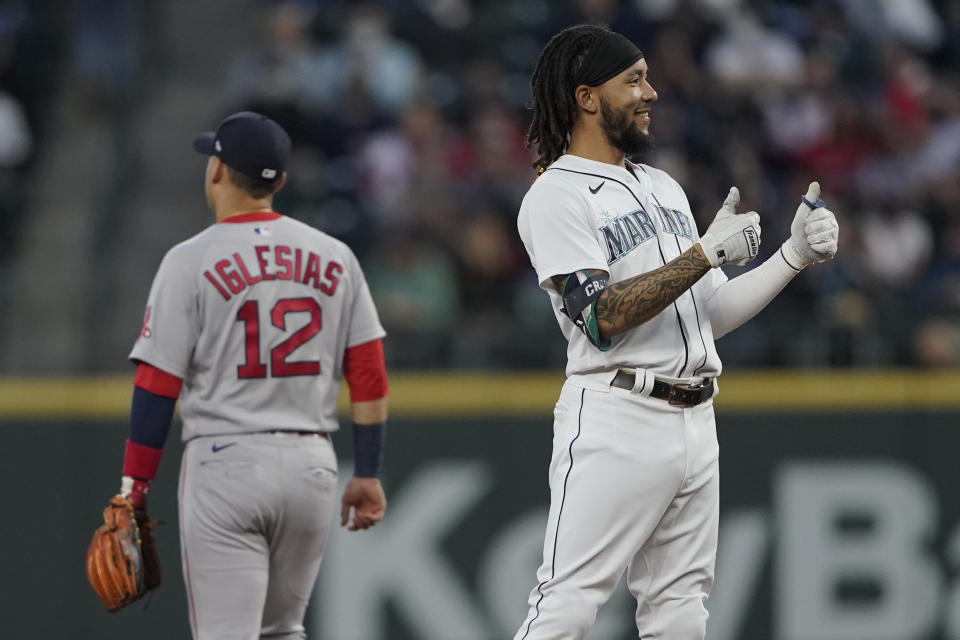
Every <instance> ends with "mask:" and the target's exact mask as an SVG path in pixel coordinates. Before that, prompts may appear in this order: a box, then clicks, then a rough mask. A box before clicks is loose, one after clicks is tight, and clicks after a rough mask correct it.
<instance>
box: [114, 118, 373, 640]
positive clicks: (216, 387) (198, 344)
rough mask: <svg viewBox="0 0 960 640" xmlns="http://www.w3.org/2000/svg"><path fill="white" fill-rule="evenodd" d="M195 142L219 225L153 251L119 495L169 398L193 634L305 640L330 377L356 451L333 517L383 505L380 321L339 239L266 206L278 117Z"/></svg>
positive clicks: (357, 520) (130, 491)
mask: <svg viewBox="0 0 960 640" xmlns="http://www.w3.org/2000/svg"><path fill="white" fill-rule="evenodd" d="M194 148H195V149H196V150H197V151H199V152H201V153H203V154H205V155H208V156H209V159H208V162H207V168H206V180H205V191H206V196H207V202H208V204H209V206H210V207H211V209H212V210H213V212H214V214H215V216H216V223H215V224H213V225H212V226H210V227H208V228H207V229H206V230H204V231H203V232H201V233H199V234H197V235H196V236H194V237H193V238H190V239H189V240H187V241H185V242H182V243H180V244H178V245H177V246H175V247H174V248H173V249H171V250H170V251H169V252H168V253H167V255H166V257H165V258H164V259H163V262H162V264H161V265H160V269H159V271H158V272H157V275H156V278H155V279H154V282H153V287H152V288H151V290H150V296H149V299H148V301H147V309H146V317H145V321H144V325H143V329H142V331H141V333H140V336H139V338H138V339H137V341H136V344H135V345H134V348H133V351H132V352H131V354H130V358H131V359H132V360H133V361H134V362H135V363H137V365H138V369H137V375H136V381H135V388H134V396H133V403H132V410H131V421H130V438H129V440H128V441H127V445H126V455H125V458H124V473H123V480H122V488H121V493H122V495H124V496H125V497H128V498H129V499H130V500H131V502H133V503H134V506H135V507H137V506H138V505H139V507H140V508H144V506H145V501H146V492H147V489H148V487H149V482H150V480H152V479H153V478H154V476H155V474H156V470H157V465H158V464H159V461H160V456H161V454H162V448H163V444H164V441H165V439H166V435H167V431H168V429H169V426H170V418H171V416H172V413H173V405H174V401H175V399H176V398H177V397H179V398H180V413H181V416H182V419H183V440H184V442H185V443H186V445H185V451H184V455H183V460H182V467H181V472H180V488H179V506H180V536H181V540H180V542H181V552H182V560H183V574H184V580H185V583H186V591H187V598H188V605H189V610H190V625H191V629H192V632H193V636H194V638H197V639H198V640H208V639H213V638H224V639H226V638H229V639H230V640H237V639H240V638H261V637H263V638H265V637H270V638H304V637H306V636H305V634H304V627H303V617H304V613H305V611H306V607H307V602H308V601H309V598H310V594H311V591H312V589H313V585H314V582H315V580H316V576H317V571H318V568H319V566H320V560H321V558H322V556H323V549H324V542H325V540H326V537H327V533H328V531H329V528H330V525H331V520H332V518H333V515H334V512H335V510H336V508H335V507H336V492H337V459H336V456H335V454H334V450H333V447H332V445H331V442H330V437H329V434H330V433H331V432H332V431H335V430H336V429H337V428H338V424H337V417H336V397H337V392H338V389H339V386H340V381H341V379H342V378H346V380H347V382H348V384H349V387H350V394H351V413H352V416H351V417H352V419H353V422H354V428H353V429H354V448H355V456H356V461H355V468H354V473H355V475H354V477H353V478H352V479H351V480H350V482H349V484H348V485H347V487H346V490H345V492H344V495H343V499H342V502H341V525H349V528H350V529H351V530H358V529H366V528H368V527H370V526H373V525H374V524H376V523H377V522H378V521H379V520H380V519H381V518H382V516H383V513H384V510H385V508H386V499H385V497H384V493H383V488H382V487H381V484H380V481H379V479H378V476H379V473H380V467H381V463H382V450H383V441H384V433H385V428H386V422H385V421H386V418H387V383H386V372H385V369H384V360H383V347H382V343H381V339H382V338H383V336H384V335H385V334H384V330H383V328H382V327H381V326H380V322H379V320H378V318H377V312H376V309H375V307H374V304H373V300H372V299H371V296H370V292H369V290H368V288H367V284H366V282H365V280H364V276H363V272H362V271H361V269H360V265H359V264H358V262H357V259H356V257H355V256H354V255H353V253H352V252H351V251H350V249H349V248H348V247H347V246H346V245H344V244H343V243H342V242H339V241H337V240H335V239H333V238H331V237H330V236H328V235H326V234H324V233H322V232H320V231H318V230H316V229H313V228H311V227H309V226H307V225H305V224H302V223H300V222H297V221H295V220H292V219H290V218H286V217H284V216H282V215H280V214H279V213H277V212H275V211H273V209H272V206H271V203H272V199H273V195H274V193H276V192H277V191H278V190H279V189H280V188H281V187H282V186H283V184H284V181H285V179H286V173H285V172H284V168H285V166H286V163H287V161H288V159H289V156H290V139H289V137H288V136H287V134H286V132H285V131H284V130H283V129H282V128H281V127H280V126H279V125H277V124H276V123H275V122H273V121H272V120H270V119H268V118H266V117H264V116H262V115H259V114H256V113H252V112H241V113H238V114H234V115H233V116H230V117H229V118H227V119H226V120H224V121H223V122H222V123H221V124H220V126H219V128H218V129H217V131H216V132H208V133H205V134H202V135H201V136H200V137H198V138H197V140H196V141H195V143H194Z"/></svg>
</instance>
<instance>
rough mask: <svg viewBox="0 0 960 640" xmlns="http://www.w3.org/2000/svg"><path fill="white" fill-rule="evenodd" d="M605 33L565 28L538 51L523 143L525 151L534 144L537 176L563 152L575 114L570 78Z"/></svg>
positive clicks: (582, 26)
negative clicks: (531, 114) (538, 55)
mask: <svg viewBox="0 0 960 640" xmlns="http://www.w3.org/2000/svg"><path fill="white" fill-rule="evenodd" d="M608 31H609V29H608V28H607V27H606V26H603V25H599V24H580V25H576V26H574V27H568V28H566V29H564V30H563V31H561V32H560V33H558V34H557V35H555V36H553V37H552V38H551V39H550V42H548V43H547V46H545V47H544V48H543V51H541V52H540V57H538V58H537V64H536V65H535V66H534V68H533V75H532V76H530V89H531V92H532V94H533V103H532V104H531V105H530V109H531V110H532V111H533V120H532V121H531V122H530V129H529V130H528V131H527V136H526V138H524V141H523V143H524V145H525V146H526V147H527V148H528V149H529V148H530V147H532V146H533V145H537V153H538V154H539V157H538V158H537V160H536V162H534V163H533V168H534V169H536V170H537V173H543V172H544V170H545V169H546V168H547V167H548V166H550V165H551V164H552V163H553V162H554V161H555V160H556V159H557V158H559V157H560V156H562V155H563V152H564V151H565V150H566V148H567V139H568V137H569V136H570V132H571V131H573V122H574V119H575V118H576V115H577V102H576V99H575V98H574V95H573V91H574V89H576V86H574V84H573V79H574V78H575V77H576V75H577V72H578V71H579V70H580V67H581V65H583V60H584V58H586V56H587V54H588V53H589V52H590V48H591V47H592V46H593V44H594V43H595V42H596V41H597V40H598V39H599V38H600V37H601V36H602V35H604V34H605V33H607V32H608Z"/></svg>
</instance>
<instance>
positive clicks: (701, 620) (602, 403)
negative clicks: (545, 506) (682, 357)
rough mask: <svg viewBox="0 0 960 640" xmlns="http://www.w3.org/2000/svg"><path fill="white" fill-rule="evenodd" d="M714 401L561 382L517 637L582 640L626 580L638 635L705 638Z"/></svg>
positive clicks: (714, 474) (714, 518)
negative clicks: (540, 531) (543, 511)
mask: <svg viewBox="0 0 960 640" xmlns="http://www.w3.org/2000/svg"><path fill="white" fill-rule="evenodd" d="M718 454H719V448H718V445H717V435H716V427H715V423H714V414H713V402H712V400H710V401H707V402H705V403H703V404H700V405H698V406H696V407H692V408H681V407H673V406H670V405H669V404H668V403H667V402H665V401H663V400H658V399H654V398H649V397H641V396H638V395H636V394H635V393H633V392H632V391H628V390H623V389H618V388H610V389H609V390H608V391H607V390H603V391H598V390H591V389H585V388H583V387H580V386H577V385H575V384H573V383H571V382H570V381H567V382H566V383H565V384H564V386H563V390H562V391H561V394H560V399H559V401H558V402H557V405H556V408H555V410H554V437H553V457H552V459H551V462H550V512H549V517H548V520H547V532H546V537H545V539H544V545H543V564H542V565H541V566H540V568H539V570H538V571H537V581H538V584H537V586H536V587H534V588H533V590H532V591H531V592H530V599H529V602H530V609H529V612H528V614H527V617H526V619H525V620H524V622H523V624H522V625H521V626H520V629H519V630H518V631H517V633H516V635H515V636H514V639H515V640H561V639H562V640H568V639H570V640H573V639H578V638H583V637H584V636H585V635H586V634H587V632H588V631H589V629H590V627H591V626H592V625H593V623H594V620H595V619H596V616H597V611H598V609H599V608H600V606H601V605H603V603H605V602H606V601H607V600H608V599H609V597H610V595H611V593H612V592H613V589H614V588H615V587H616V585H617V584H618V583H619V581H620V578H621V576H622V575H623V572H624V571H626V572H627V584H628V586H629V588H630V591H631V592H632V593H633V595H634V596H635V597H636V599H637V613H636V622H637V629H638V630H639V635H640V638H645V639H646V638H650V639H653V638H656V639H658V640H703V638H704V635H705V634H706V622H707V610H706V608H705V607H704V600H705V599H706V597H707V595H708V594H709V593H710V588H711V587H712V586H713V571H714V561H715V559H716V551H717V526H718V522H719V475H718Z"/></svg>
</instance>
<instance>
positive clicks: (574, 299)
mask: <svg viewBox="0 0 960 640" xmlns="http://www.w3.org/2000/svg"><path fill="white" fill-rule="evenodd" d="M607 282H608V278H607V276H591V275H590V274H588V273H587V272H586V271H582V270H581V271H577V272H575V273H571V274H570V275H569V276H567V279H566V280H565V281H564V283H563V291H562V293H561V296H562V297H563V308H562V309H560V310H561V311H562V312H563V313H564V314H565V315H566V316H567V317H568V318H570V319H571V320H573V323H574V324H575V325H577V327H578V328H579V329H580V331H583V334H584V335H585V336H587V339H588V340H589V341H590V343H591V344H592V345H593V346H595V347H596V348H597V349H600V351H607V350H608V349H610V340H609V339H603V338H601V337H600V328H599V327H598V326H597V315H596V305H597V300H598V299H599V298H600V294H601V293H603V290H604V289H606V288H607Z"/></svg>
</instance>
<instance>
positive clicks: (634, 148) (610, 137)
mask: <svg viewBox="0 0 960 640" xmlns="http://www.w3.org/2000/svg"><path fill="white" fill-rule="evenodd" d="M600 127H601V128H602V129H603V133H604V135H606V136H607V141H608V142H610V144H611V145H613V146H614V147H615V148H617V149H619V150H620V151H622V152H623V155H625V156H634V155H639V154H641V153H649V152H651V151H653V150H654V149H655V148H656V143H655V142H654V139H653V136H652V135H650V134H649V133H644V132H643V131H641V130H640V127H638V126H637V123H636V122H634V120H633V118H631V117H630V116H629V115H628V114H627V113H626V112H625V111H614V109H613V107H611V106H610V103H609V102H607V101H606V100H604V99H603V98H600Z"/></svg>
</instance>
